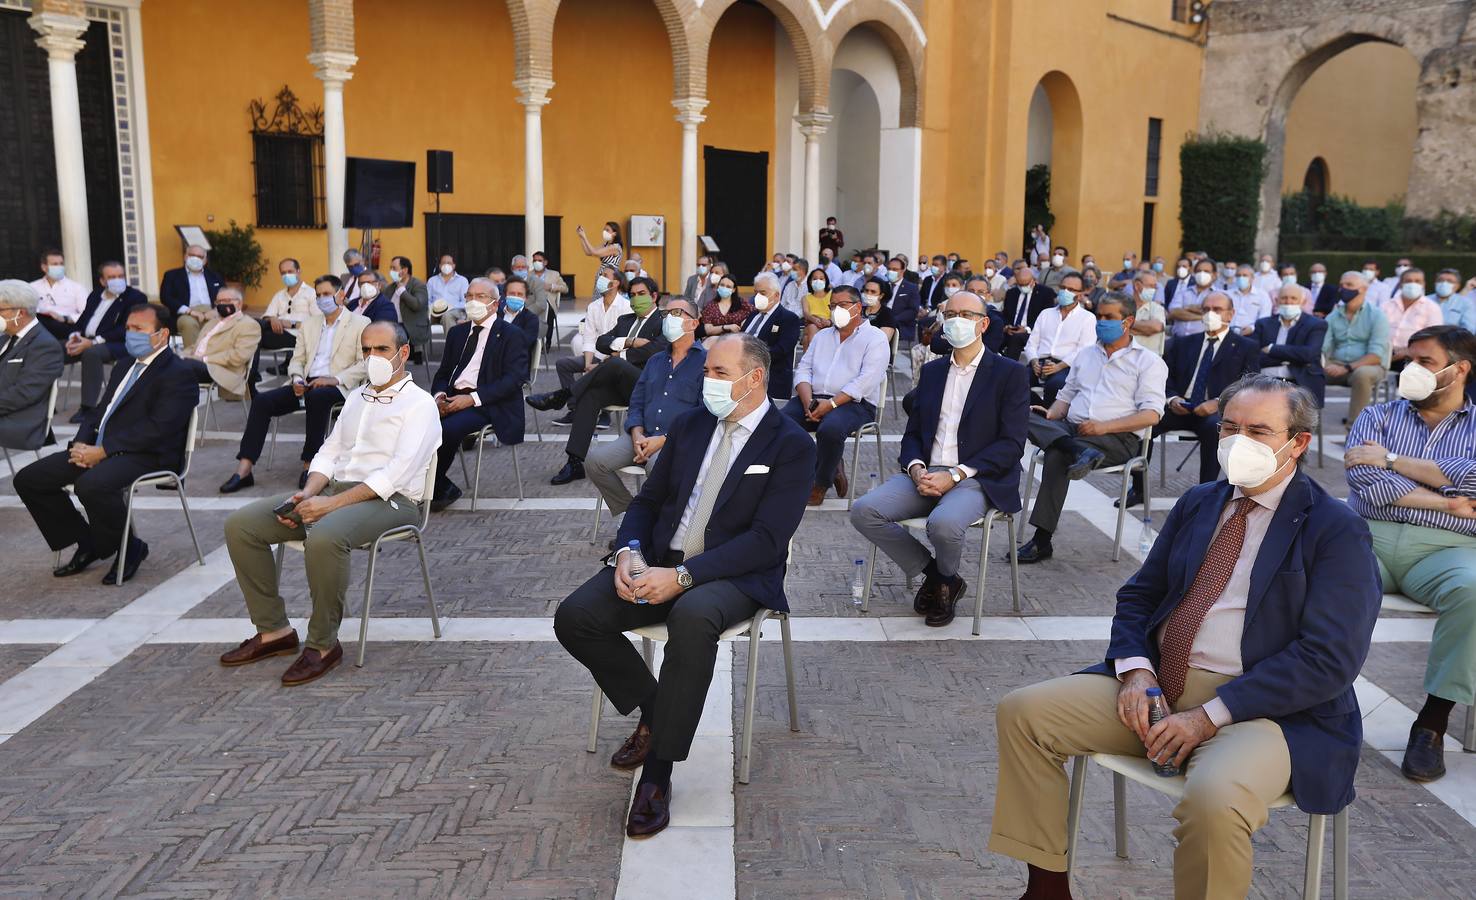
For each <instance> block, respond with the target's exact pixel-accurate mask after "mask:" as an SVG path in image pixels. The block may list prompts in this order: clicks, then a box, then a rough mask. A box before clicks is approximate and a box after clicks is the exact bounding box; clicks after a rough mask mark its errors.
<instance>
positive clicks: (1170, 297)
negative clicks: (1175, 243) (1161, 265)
mask: <svg viewBox="0 0 1476 900" xmlns="http://www.w3.org/2000/svg"><path fill="white" fill-rule="evenodd" d="M1193 274H1194V273H1193V271H1192V269H1191V267H1190V264H1189V260H1188V259H1187V258H1184V257H1180V259H1179V261H1178V262H1177V263H1175V264H1174V271H1173V273H1172V275H1173V277H1172V278H1170V279H1168V281H1166V282H1164V283H1163V284H1162V285H1161V290H1159V292H1158V301H1159V302H1160V303H1162V304H1163V307H1164V309H1165V310H1168V309H1170V308H1172V307H1173V303H1174V298H1175V297H1177V296H1178V295H1179V291H1180V290H1181V289H1185V290H1187V289H1188V287H1189V283H1190V279H1191V276H1192V275H1193ZM1158 277H1159V280H1160V281H1162V279H1163V276H1162V275H1159V276H1158Z"/></svg>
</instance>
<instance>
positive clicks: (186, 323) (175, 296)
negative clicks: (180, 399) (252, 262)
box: [159, 244, 225, 350]
mask: <svg viewBox="0 0 1476 900" xmlns="http://www.w3.org/2000/svg"><path fill="white" fill-rule="evenodd" d="M223 287H225V279H224V278H222V277H221V276H220V273H219V272H216V271H215V270H214V269H211V268H209V267H208V266H207V265H206V252H205V248H204V247H201V246H200V245H199V244H191V245H190V246H189V247H188V248H186V249H185V256H184V265H182V266H180V267H179V268H178V269H170V270H169V271H168V272H165V273H164V277H163V278H162V279H161V280H160V281H159V302H160V303H161V304H162V305H163V306H164V308H165V309H167V310H169V319H168V321H166V322H165V323H164V324H165V325H166V326H167V327H168V328H170V329H171V330H172V331H173V332H174V333H175V334H177V335H179V337H180V340H182V341H184V348H185V349H186V350H189V349H191V348H193V347H194V346H195V339H196V338H197V337H199V335H200V329H201V328H202V327H203V326H204V324H205V320H206V319H207V318H209V317H210V310H211V309H212V308H213V307H214V306H215V295H216V294H218V293H220V289H221V288H223Z"/></svg>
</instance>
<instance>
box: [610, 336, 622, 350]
mask: <svg viewBox="0 0 1476 900" xmlns="http://www.w3.org/2000/svg"><path fill="white" fill-rule="evenodd" d="M610 349H611V350H613V351H614V352H616V353H619V352H621V351H622V350H624V349H625V338H616V339H615V340H613V341H611V342H610Z"/></svg>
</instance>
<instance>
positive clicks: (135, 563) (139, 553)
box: [102, 541, 149, 585]
mask: <svg viewBox="0 0 1476 900" xmlns="http://www.w3.org/2000/svg"><path fill="white" fill-rule="evenodd" d="M148 558H149V545H148V544H146V543H144V542H143V541H139V542H138V543H137V544H136V545H135V546H132V547H129V548H128V557H127V558H126V559H124V560H123V580H124V581H125V582H126V581H132V580H133V576H135V575H137V574H138V567H139V566H140V565H141V564H142V563H143V561H144V560H146V559H148ZM102 583H103V584H109V585H111V584H117V583H118V564H117V563H116V562H115V563H113V565H112V566H110V567H109V568H108V574H106V575H104V576H103V580H102Z"/></svg>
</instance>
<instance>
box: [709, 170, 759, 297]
mask: <svg viewBox="0 0 1476 900" xmlns="http://www.w3.org/2000/svg"><path fill="white" fill-rule="evenodd" d="M703 159H704V161H705V163H706V169H707V171H706V178H707V200H706V203H705V204H704V208H703V216H702V220H703V229H702V230H701V231H700V233H702V234H707V235H711V237H712V239H713V240H714V241H716V242H717V245H718V257H719V258H720V259H722V260H723V262H725V263H727V264H728V271H730V272H732V273H733V277H734V278H735V279H736V280H737V281H738V283H740V284H747V283H748V282H749V281H750V279H752V278H753V276H754V274H755V273H757V272H758V270H759V269H760V268H761V267H762V266H763V264H764V261H765V260H767V259H768V257H769V254H768V249H767V245H768V227H769V154H767V153H749V152H746V151H743V150H721V149H719V148H717V147H704V148H703ZM699 252H700V251H699Z"/></svg>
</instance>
